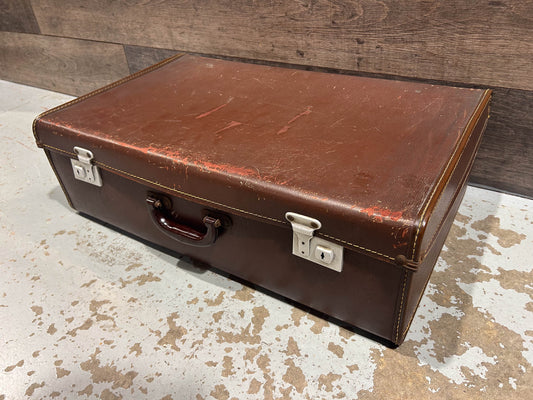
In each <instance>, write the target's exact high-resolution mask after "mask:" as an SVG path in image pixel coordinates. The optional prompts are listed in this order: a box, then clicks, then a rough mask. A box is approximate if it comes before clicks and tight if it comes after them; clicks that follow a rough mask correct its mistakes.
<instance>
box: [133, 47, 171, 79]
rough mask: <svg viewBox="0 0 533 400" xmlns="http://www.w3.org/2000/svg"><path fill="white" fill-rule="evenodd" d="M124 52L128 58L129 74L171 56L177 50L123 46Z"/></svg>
mask: <svg viewBox="0 0 533 400" xmlns="http://www.w3.org/2000/svg"><path fill="white" fill-rule="evenodd" d="M124 53H125V54H126V59H127V60H128V67H129V69H130V74H133V73H135V72H137V71H140V70H141V69H144V68H147V67H149V66H150V65H154V64H156V63H158V62H159V61H163V60H164V59H166V58H169V57H172V56H173V55H175V54H176V53H177V52H176V50H167V49H154V48H152V47H142V46H124Z"/></svg>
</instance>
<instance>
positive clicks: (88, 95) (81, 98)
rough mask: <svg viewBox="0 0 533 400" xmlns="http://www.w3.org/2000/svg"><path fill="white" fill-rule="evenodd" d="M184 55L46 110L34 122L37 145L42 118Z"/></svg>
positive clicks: (180, 54) (33, 129) (34, 135)
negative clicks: (38, 128) (36, 129)
mask: <svg viewBox="0 0 533 400" xmlns="http://www.w3.org/2000/svg"><path fill="white" fill-rule="evenodd" d="M183 55H184V53H179V54H176V55H175V56H173V57H170V58H168V59H166V60H163V61H161V62H159V63H157V64H154V65H152V66H151V67H148V68H145V69H143V70H141V71H137V72H136V73H134V74H132V75H128V76H126V77H124V78H122V79H120V80H118V81H116V82H113V83H111V84H109V85H107V86H104V87H102V88H100V89H97V90H94V91H92V92H90V93H87V94H85V95H83V96H81V97H78V98H76V99H74V100H71V101H69V102H67V103H65V104H61V105H59V106H57V107H54V108H51V109H50V110H46V111H45V112H43V113H41V114H39V115H38V116H37V117H36V118H35V119H34V120H33V123H32V131H33V137H34V138H35V140H36V141H37V143H39V138H38V137H37V132H36V131H35V127H36V124H37V121H38V120H40V119H41V118H43V117H45V116H47V115H48V114H51V113H53V112H55V111H59V110H62V109H64V108H67V107H70V106H72V105H74V104H77V103H79V102H80V101H83V100H85V99H87V98H89V97H92V96H95V95H97V94H99V93H102V92H104V91H106V90H110V89H113V88H114V87H117V86H119V85H121V84H122V83H125V82H127V81H130V80H132V79H135V78H137V77H139V76H141V75H144V74H146V73H148V72H151V71H153V70H154V69H157V68H160V67H162V66H164V65H166V64H168V63H169V62H171V61H174V60H176V59H178V58H180V57H182V56H183Z"/></svg>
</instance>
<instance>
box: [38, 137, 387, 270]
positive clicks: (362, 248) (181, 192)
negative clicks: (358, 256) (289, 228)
mask: <svg viewBox="0 0 533 400" xmlns="http://www.w3.org/2000/svg"><path fill="white" fill-rule="evenodd" d="M43 147H46V148H50V149H53V150H56V151H59V152H61V153H65V154H68V155H70V156H74V157H76V154H75V153H72V152H70V151H66V150H63V149H60V148H57V147H54V146H50V145H48V144H43ZM95 164H97V165H99V166H101V167H103V168H105V169H109V170H112V171H116V172H118V173H120V174H123V175H126V176H130V177H132V178H135V179H138V180H141V181H143V182H147V183H150V184H152V185H154V186H159V187H161V188H164V189H166V190H169V191H171V192H174V193H178V194H180V195H182V196H185V197H189V198H192V199H197V200H202V201H204V202H207V203H210V204H213V205H216V206H220V207H224V208H227V209H230V210H234V211H238V212H240V213H243V214H248V215H252V216H254V217H258V218H262V219H267V220H270V221H274V222H279V223H282V224H285V225H286V224H288V223H287V222H285V221H282V220H279V219H277V218H272V217H267V216H265V215H261V214H256V213H253V212H250V211H246V210H242V209H240V208H237V207H232V206H228V205H226V204H223V203H219V202H216V201H213V200H209V199H206V198H204V197H200V196H196V195H194V194H190V193H187V192H183V191H181V190H178V189H174V188H171V187H169V186H165V185H163V184H161V183H158V182H154V181H151V180H149V179H146V178H143V177H141V176H137V175H134V174H131V173H129V172H126V171H123V170H121V169H118V168H115V167H112V166H110V165H107V164H104V163H102V162H100V161H95ZM318 235H320V236H324V237H327V238H330V239H333V240H336V241H338V242H341V243H344V244H347V245H349V246H352V247H355V248H357V249H360V250H364V251H367V252H369V253H372V254H375V255H378V256H381V257H384V258H386V259H388V260H391V261H394V257H391V256H388V255H386V254H383V253H380V252H378V251H375V250H371V249H367V248H366V247H363V246H359V245H357V244H355V243H351V242H348V241H346V240H342V239H339V238H336V237H334V236H331V235H327V234H325V233H321V232H318Z"/></svg>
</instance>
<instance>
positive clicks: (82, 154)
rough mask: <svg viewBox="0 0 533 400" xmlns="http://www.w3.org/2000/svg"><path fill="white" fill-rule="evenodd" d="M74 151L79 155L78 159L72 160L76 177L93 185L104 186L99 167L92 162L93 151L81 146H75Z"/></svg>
mask: <svg viewBox="0 0 533 400" xmlns="http://www.w3.org/2000/svg"><path fill="white" fill-rule="evenodd" d="M74 152H75V153H76V154H77V155H78V159H77V160H74V159H71V160H70V162H71V164H72V170H73V172H74V177H75V178H76V179H78V180H80V181H83V182H87V183H90V184H91V185H96V186H102V178H101V177H100V172H99V171H98V167H97V166H96V165H94V164H93V163H92V160H93V158H94V156H93V153H92V152H91V151H89V150H86V149H83V148H81V147H74Z"/></svg>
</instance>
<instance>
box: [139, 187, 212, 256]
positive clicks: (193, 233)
mask: <svg viewBox="0 0 533 400" xmlns="http://www.w3.org/2000/svg"><path fill="white" fill-rule="evenodd" d="M146 203H147V204H148V209H149V212H150V215H151V217H152V220H153V221H154V223H155V225H156V226H157V227H158V228H159V230H160V231H162V232H163V233H164V234H166V235H167V236H168V237H170V238H172V239H174V240H177V241H178V242H180V243H183V244H188V245H190V246H196V247H206V246H211V245H212V244H213V243H215V241H216V240H217V237H218V230H217V228H218V227H220V226H221V225H222V224H221V222H220V219H217V218H213V217H211V216H209V215H206V216H205V217H204V218H203V220H202V222H203V224H204V225H205V227H206V232H205V233H202V232H198V231H197V230H195V229H193V228H191V227H189V226H186V225H182V224H180V223H179V222H177V221H176V219H175V217H174V216H173V215H172V213H171V212H170V211H168V210H167V209H166V208H165V205H164V203H165V202H164V201H162V200H161V199H158V198H155V197H153V196H151V195H148V196H147V197H146Z"/></svg>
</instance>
